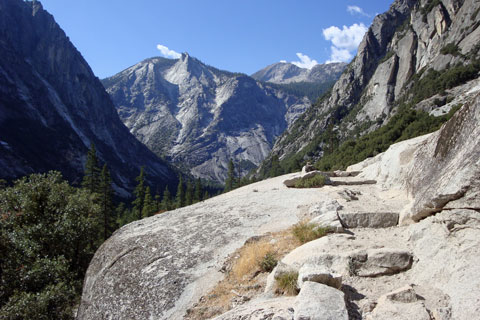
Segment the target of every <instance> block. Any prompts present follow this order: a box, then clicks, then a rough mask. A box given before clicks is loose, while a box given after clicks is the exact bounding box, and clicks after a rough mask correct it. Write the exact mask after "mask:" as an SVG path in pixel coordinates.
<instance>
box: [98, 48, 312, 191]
mask: <svg viewBox="0 0 480 320" xmlns="http://www.w3.org/2000/svg"><path fill="white" fill-rule="evenodd" d="M103 83H104V85H105V87H106V89H107V91H108V92H109V93H110V95H111V97H112V99H113V101H114V103H115V105H116V106H117V109H118V112H119V114H120V117H121V118H122V120H123V121H124V123H125V124H126V125H127V127H129V128H130V131H131V132H132V133H133V134H134V135H135V136H136V137H137V138H138V139H139V140H140V141H142V142H143V143H145V144H146V145H147V146H148V147H149V148H150V149H151V150H153V151H154V152H155V153H156V154H157V155H160V156H166V157H167V158H168V159H171V160H172V161H173V162H174V163H177V164H179V165H181V166H184V167H186V168H188V169H190V170H191V173H192V174H194V175H195V176H197V177H202V178H207V179H211V180H217V181H220V182H223V181H224V180H225V178H226V175H227V169H228V161H229V159H230V158H233V159H234V161H235V162H236V164H237V168H239V169H240V172H242V173H243V174H244V173H246V172H248V170H250V169H251V168H253V167H255V166H257V165H259V164H260V163H261V161H262V160H263V159H264V158H265V157H266V156H267V155H268V153H269V152H270V150H271V147H272V145H273V143H274V141H275V138H276V137H277V136H279V135H280V134H281V133H282V132H283V131H284V130H285V129H286V128H287V127H288V126H289V125H290V124H291V123H292V122H293V121H294V120H295V119H296V118H298V116H299V115H300V114H302V113H303V112H304V111H305V110H306V109H307V108H308V107H309V106H310V101H309V100H308V99H307V98H299V97H296V96H294V95H290V94H287V93H284V92H282V91H280V90H277V89H274V88H271V87H268V86H265V85H263V84H261V83H259V82H256V81H255V80H254V79H252V78H250V77H248V76H246V75H242V74H233V73H230V72H225V71H220V70H217V69H215V68H212V67H209V66H206V65H204V64H203V63H201V62H200V61H199V60H197V59H195V58H193V57H190V56H189V55H188V54H183V55H182V57H181V58H180V59H178V60H170V59H164V58H151V59H147V60H145V61H142V62H140V63H139V64H137V65H135V66H133V67H131V68H129V69H127V70H124V71H122V72H120V73H119V74H117V75H115V76H113V77H111V78H108V79H105V80H103Z"/></svg>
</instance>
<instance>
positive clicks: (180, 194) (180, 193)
mask: <svg viewBox="0 0 480 320" xmlns="http://www.w3.org/2000/svg"><path fill="white" fill-rule="evenodd" d="M175 202H176V206H177V208H181V207H184V206H185V191H184V189H183V178H182V176H180V179H179V181H178V187H177V195H176V199H175Z"/></svg>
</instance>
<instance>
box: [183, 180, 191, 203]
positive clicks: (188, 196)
mask: <svg viewBox="0 0 480 320" xmlns="http://www.w3.org/2000/svg"><path fill="white" fill-rule="evenodd" d="M191 204H193V184H192V182H191V181H190V180H188V181H187V191H186V192H185V205H187V206H189V205H191Z"/></svg>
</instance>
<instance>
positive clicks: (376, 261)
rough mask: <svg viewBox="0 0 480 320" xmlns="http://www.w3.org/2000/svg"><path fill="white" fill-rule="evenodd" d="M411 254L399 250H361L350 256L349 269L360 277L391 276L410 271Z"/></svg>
mask: <svg viewBox="0 0 480 320" xmlns="http://www.w3.org/2000/svg"><path fill="white" fill-rule="evenodd" d="M412 262H413V257H412V255H411V253H409V252H408V251H404V250H398V249H387V248H382V249H370V250H366V251H365V250H360V251H357V252H353V253H351V254H349V261H348V268H349V271H350V273H351V274H353V275H356V276H359V277H377V276H382V275H390V274H395V273H399V272H401V271H405V270H408V269H410V267H411V266H412Z"/></svg>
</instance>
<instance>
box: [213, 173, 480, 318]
mask: <svg viewBox="0 0 480 320" xmlns="http://www.w3.org/2000/svg"><path fill="white" fill-rule="evenodd" d="M354 179H355V178H354V177H345V178H339V179H337V181H343V182H348V181H353V180H354ZM356 181H358V179H356ZM321 191H322V192H323V193H324V194H325V195H326V198H327V200H322V201H320V202H318V203H315V204H313V205H310V206H309V208H308V210H305V209H306V208H305V207H299V210H298V211H297V215H298V216H299V218H304V217H309V218H311V219H312V220H311V221H314V222H317V223H320V225H322V226H330V227H334V226H335V225H336V224H335V222H334V221H332V220H325V219H323V221H322V220H320V219H317V218H318V217H322V216H330V215H331V214H330V213H331V212H329V211H335V215H331V216H333V217H335V216H336V217H337V219H339V220H342V222H341V225H345V222H344V221H345V220H348V221H354V222H359V223H357V224H356V225H354V223H352V225H353V227H351V228H348V229H346V228H345V229H339V230H338V231H339V233H334V234H329V235H327V236H325V237H323V238H320V239H318V240H314V241H311V242H308V243H306V244H304V245H302V246H300V247H298V248H296V249H294V250H293V251H292V252H290V253H289V254H287V255H286V256H285V257H284V258H283V259H282V260H281V262H280V263H279V264H278V265H277V267H276V268H275V269H274V270H273V271H272V273H271V274H270V275H269V277H268V279H267V280H266V289H265V292H264V293H262V294H260V295H258V296H256V297H254V298H252V297H248V300H249V302H248V303H246V304H244V305H241V306H237V307H236V308H235V309H233V310H231V311H229V312H228V313H225V314H223V315H221V316H219V317H217V318H215V319H223V320H225V319H277V320H280V319H435V320H440V319H442V320H443V319H462V318H463V317H462V316H459V315H461V314H469V313H470V312H471V311H478V308H479V305H478V293H479V292H480V291H479V289H480V288H479V287H478V281H474V283H472V282H471V279H470V277H469V275H472V274H475V273H476V272H478V268H479V267H478V266H479V264H478V263H480V260H479V259H478V253H479V248H478V247H477V246H475V245H473V243H478V239H477V240H474V234H475V233H476V234H477V236H478V229H476V230H467V229H469V228H470V227H465V228H463V227H459V228H458V229H457V230H455V231H449V230H448V227H447V226H448V224H449V223H453V224H462V221H465V219H469V218H468V217H471V215H475V216H476V218H475V219H476V222H477V223H478V222H479V221H478V212H472V211H468V210H458V212H455V213H456V216H455V217H453V218H452V217H450V216H449V213H442V214H438V215H437V216H433V217H430V218H427V219H425V220H424V221H422V222H420V223H418V224H415V225H410V226H398V225H397V223H398V215H399V213H400V211H401V209H402V208H403V207H404V206H405V204H406V203H408V199H407V197H406V194H405V193H402V192H400V191H399V190H388V191H387V190H381V189H379V188H378V187H377V186H375V185H357V186H355V187H351V186H349V187H348V189H346V188H345V187H344V186H325V187H323V188H322V189H321ZM346 191H347V194H355V195H356V197H355V199H348V198H346V197H344V195H345V193H346ZM392 216H394V217H395V219H396V220H395V219H394V220H392ZM365 217H370V218H365ZM372 217H374V218H372ZM333 220H334V219H333ZM392 221H395V223H394V224H391V222H392ZM453 221H455V222H453ZM463 223H465V222H463ZM393 225H395V226H393ZM425 229H428V230H430V232H428V233H426V232H424V231H425ZM474 229H475V228H474ZM460 230H463V231H462V232H460ZM452 237H454V238H455V241H452V239H451V238H452ZM458 247H462V250H460V251H459V250H457V249H458ZM445 251H446V252H448V253H446V252H445ZM464 255H469V256H470V257H475V258H474V259H475V260H476V262H477V263H472V264H468V265H467V266H465V265H462V267H460V268H459V264H462V262H459V261H464V260H465V256H464ZM440 256H441V258H442V260H440V259H439V258H440ZM440 261H442V262H440ZM439 262H440V263H439ZM475 269H476V270H477V271H475ZM292 271H293V272H298V282H297V283H298V288H299V295H298V296H296V297H284V296H277V294H276V293H275V279H276V278H277V277H279V276H281V275H282V274H284V273H286V272H292ZM453 272H455V276H453ZM432 276H433V278H434V279H436V280H435V283H433V282H432ZM451 277H455V281H459V282H457V283H452V279H449V278H451ZM439 287H442V288H443V289H444V290H440V289H439ZM458 287H462V290H461V291H463V290H464V289H465V288H467V287H468V288H469V289H471V290H467V292H465V296H463V299H465V300H470V301H472V302H473V301H475V302H476V303H477V304H473V305H471V304H470V305H467V303H465V302H462V300H463V299H462V298H461V299H459V298H458V297H456V298H453V296H457V295H458V291H457V290H459V288H458ZM449 293H450V294H449ZM452 299H456V300H457V301H455V303H453V304H452V301H451V300H452ZM245 300H247V299H245ZM458 303H461V304H462V305H463V306H462V307H460V308H459V307H458ZM463 307H465V308H466V309H463ZM452 315H456V316H455V317H452Z"/></svg>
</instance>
